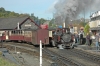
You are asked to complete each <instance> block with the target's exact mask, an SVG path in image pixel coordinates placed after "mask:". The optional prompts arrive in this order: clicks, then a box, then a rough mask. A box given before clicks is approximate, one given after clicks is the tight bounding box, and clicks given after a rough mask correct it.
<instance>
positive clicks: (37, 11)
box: [0, 0, 56, 19]
mask: <svg viewBox="0 0 100 66" xmlns="http://www.w3.org/2000/svg"><path fill="white" fill-rule="evenodd" d="M55 2H56V0H0V7H3V8H5V10H7V11H14V12H16V13H28V14H31V13H34V15H35V16H36V17H37V16H38V17H39V18H45V19H51V18H53V11H52V6H53V5H54V3H55Z"/></svg>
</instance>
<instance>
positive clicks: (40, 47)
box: [40, 40, 42, 66]
mask: <svg viewBox="0 0 100 66" xmlns="http://www.w3.org/2000/svg"><path fill="white" fill-rule="evenodd" d="M40 66H42V42H41V40H40Z"/></svg>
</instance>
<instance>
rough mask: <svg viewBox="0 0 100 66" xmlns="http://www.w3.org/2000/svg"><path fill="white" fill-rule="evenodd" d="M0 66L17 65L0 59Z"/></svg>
mask: <svg viewBox="0 0 100 66" xmlns="http://www.w3.org/2000/svg"><path fill="white" fill-rule="evenodd" d="M0 66H17V65H15V64H14V63H11V62H9V61H7V60H5V59H3V58H2V57H0Z"/></svg>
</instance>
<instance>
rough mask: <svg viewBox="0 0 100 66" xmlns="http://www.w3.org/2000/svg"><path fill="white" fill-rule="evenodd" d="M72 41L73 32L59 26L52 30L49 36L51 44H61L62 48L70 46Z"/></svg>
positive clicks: (56, 45)
mask: <svg viewBox="0 0 100 66" xmlns="http://www.w3.org/2000/svg"><path fill="white" fill-rule="evenodd" d="M73 41H74V37H73V34H71V33H70V29H69V28H61V29H56V30H54V31H52V37H50V43H51V45H52V46H55V47H59V45H62V47H63V48H66V47H70V48H73V47H72V44H73Z"/></svg>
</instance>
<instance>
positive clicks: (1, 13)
mask: <svg viewBox="0 0 100 66" xmlns="http://www.w3.org/2000/svg"><path fill="white" fill-rule="evenodd" d="M22 16H29V14H19V13H15V12H14V11H13V12H11V11H6V10H5V9H4V8H3V7H1V8H0V18H5V17H22Z"/></svg>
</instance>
